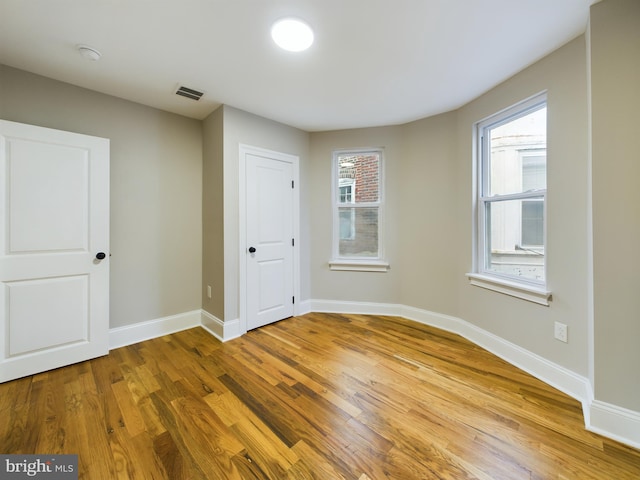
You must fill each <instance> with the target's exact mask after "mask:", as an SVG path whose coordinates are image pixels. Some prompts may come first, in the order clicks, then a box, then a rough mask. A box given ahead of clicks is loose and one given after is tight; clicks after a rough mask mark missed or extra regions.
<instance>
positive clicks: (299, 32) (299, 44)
mask: <svg viewBox="0 0 640 480" xmlns="http://www.w3.org/2000/svg"><path fill="white" fill-rule="evenodd" d="M271 38H273V41H274V42H276V45H278V46H279V47H280V48H282V49H284V50H287V51H289V52H301V51H303V50H306V49H307V48H309V47H310V46H311V44H312V43H313V30H311V27H310V26H309V25H307V24H306V23H305V22H303V21H302V20H298V19H297V18H283V19H281V20H278V21H277V22H276V23H274V24H273V27H271Z"/></svg>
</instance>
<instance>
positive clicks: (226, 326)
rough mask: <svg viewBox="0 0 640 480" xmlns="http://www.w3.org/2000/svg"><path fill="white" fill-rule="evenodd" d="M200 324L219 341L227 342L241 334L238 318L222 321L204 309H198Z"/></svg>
mask: <svg viewBox="0 0 640 480" xmlns="http://www.w3.org/2000/svg"><path fill="white" fill-rule="evenodd" d="M200 325H201V326H202V328H204V329H205V330H207V331H208V332H209V333H210V334H211V335H213V336H214V337H216V338H217V339H218V340H220V341H221V342H227V341H229V340H233V339H234V338H238V337H239V336H240V335H242V333H241V332H240V320H239V319H237V318H236V319H234V320H229V321H226V322H223V321H222V320H220V319H219V318H218V317H216V316H215V315H212V314H210V313H209V312H207V311H205V310H201V311H200Z"/></svg>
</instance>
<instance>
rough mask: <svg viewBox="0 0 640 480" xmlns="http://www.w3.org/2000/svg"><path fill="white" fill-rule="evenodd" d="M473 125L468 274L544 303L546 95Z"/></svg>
mask: <svg viewBox="0 0 640 480" xmlns="http://www.w3.org/2000/svg"><path fill="white" fill-rule="evenodd" d="M476 128H477V130H476V135H477V139H478V148H477V158H476V163H477V166H478V187H477V192H478V195H477V199H476V201H477V203H476V205H477V210H478V212H477V213H478V216H477V224H476V228H475V234H476V245H477V254H476V262H475V263H476V265H475V272H474V273H475V275H474V274H470V275H469V277H470V278H471V280H472V283H474V284H476V285H479V286H483V287H486V288H491V289H493V290H498V291H501V292H503V293H510V294H515V295H516V296H523V297H525V298H527V299H529V300H531V298H528V296H529V295H530V293H532V294H533V296H534V298H535V299H534V300H533V301H538V300H540V301H539V302H538V303H543V304H548V303H547V301H548V297H549V295H550V294H549V292H546V291H545V288H546V276H545V228H546V221H545V216H546V194H547V104H546V95H544V94H542V95H538V96H536V97H534V98H531V99H529V100H527V101H526V102H523V103H521V104H518V105H515V106H513V107H511V108H509V109H507V110H504V111H502V112H500V113H497V114H496V115H493V116H491V117H489V118H488V119H486V120H483V121H482V122H480V123H478V124H477V125H476ZM511 287H514V288H513V289H511ZM505 289H506V290H507V291H505ZM514 292H515V293H514ZM523 292H525V293H524V294H523ZM526 292H528V293H526ZM538 297H540V298H538Z"/></svg>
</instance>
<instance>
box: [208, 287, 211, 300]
mask: <svg viewBox="0 0 640 480" xmlns="http://www.w3.org/2000/svg"><path fill="white" fill-rule="evenodd" d="M207 298H211V285H207Z"/></svg>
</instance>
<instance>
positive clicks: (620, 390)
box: [589, 0, 640, 412]
mask: <svg viewBox="0 0 640 480" xmlns="http://www.w3.org/2000/svg"><path fill="white" fill-rule="evenodd" d="M589 33H590V44H591V57H590V60H591V93H592V94H591V108H592V110H591V114H592V130H591V134H592V165H593V267H594V297H593V298H594V322H595V329H594V334H595V357H594V358H595V365H594V367H595V396H596V399H597V400H602V401H604V402H608V403H612V404H614V405H618V406H622V407H626V408H628V409H631V410H635V411H637V412H640V376H639V375H640V374H639V373H638V369H639V368H640V345H639V341H640V248H638V247H639V246H640V187H639V182H640V134H639V132H640V130H639V128H638V114H639V113H640V2H638V1H637V0H615V1H604V2H601V3H598V4H595V5H594V6H592V7H591V22H590V32H589Z"/></svg>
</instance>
